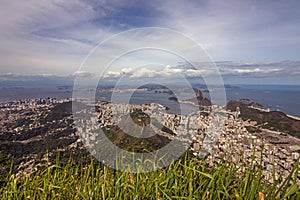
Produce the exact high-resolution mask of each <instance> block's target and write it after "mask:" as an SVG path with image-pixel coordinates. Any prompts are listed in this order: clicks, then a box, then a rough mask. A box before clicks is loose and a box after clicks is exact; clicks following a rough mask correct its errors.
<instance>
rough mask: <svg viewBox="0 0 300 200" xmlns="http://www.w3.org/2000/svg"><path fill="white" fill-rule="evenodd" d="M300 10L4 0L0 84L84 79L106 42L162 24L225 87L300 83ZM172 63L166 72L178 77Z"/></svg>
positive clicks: (297, 4)
mask: <svg viewBox="0 0 300 200" xmlns="http://www.w3.org/2000/svg"><path fill="white" fill-rule="evenodd" d="M299 10H300V1H239V0H227V1H221V0H213V1H177V0H166V1H156V0H154V1H130V0H127V1H116V0H107V1H106V0H103V1H96V0H95V1H94V0H87V1H86V0H74V1H67V0H49V1H48V0H39V1H35V0H29V1H9V0H4V1H2V2H1V8H0V19H1V21H0V43H1V46H0V65H1V67H0V79H1V80H7V79H9V78H11V77H14V78H16V77H17V78H19V77H26V76H28V77H36V76H41V77H49V76H58V77H63V76H66V77H71V76H72V75H74V74H75V75H78V74H80V71H78V70H79V66H80V64H81V62H82V61H83V59H84V58H85V56H86V55H87V54H88V53H89V52H90V50H91V49H93V47H95V45H97V44H99V42H101V41H103V40H105V39H106V38H108V37H110V36H112V35H114V34H117V33H119V32H121V31H126V30H130V29H133V28H142V27H162V28H169V29H173V30H176V31H179V32H181V33H183V34H185V35H187V36H189V37H191V38H193V39H194V40H195V41H196V42H197V43H199V44H200V45H201V46H202V47H203V48H204V49H205V51H206V52H207V54H208V55H209V56H210V57H211V59H212V60H213V61H214V62H216V63H217V66H218V67H219V68H220V72H221V74H222V75H223V76H224V80H225V82H228V83H253V82H256V83H269V84H275V83H282V84H300V81H299V77H300V62H299V61H300V58H299V57H300V55H299V52H300V12H299ZM169 65H170V66H165V67H163V68H162V69H161V71H162V72H166V71H167V72H168V73H165V74H169V73H171V72H174V73H178V66H176V65H175V64H174V63H170V64H169ZM170 67H171V69H172V70H171V71H170ZM122 70H127V72H126V73H131V72H129V71H130V70H132V69H131V66H130V64H129V63H127V64H126V65H124V66H122V68H121V67H120V68H119V69H117V70H115V71H114V70H112V71H110V72H108V75H109V74H110V75H111V77H110V76H108V77H107V78H113V77H114V78H117V77H118V76H119V75H120V73H121V74H124V73H123V72H122ZM132 71H134V70H132ZM144 72H145V71H144ZM190 72H191V71H187V70H186V69H181V71H180V73H184V74H187V75H188V74H191V73H190ZM84 73H85V74H88V73H89V72H85V71H83V72H81V74H84ZM195 73H197V72H195ZM139 74H140V75H142V73H139ZM144 74H145V75H147V74H148V75H149V74H151V73H149V71H146V72H145V73H144ZM131 75H132V74H131Z"/></svg>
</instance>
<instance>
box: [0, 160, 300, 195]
mask: <svg viewBox="0 0 300 200" xmlns="http://www.w3.org/2000/svg"><path fill="white" fill-rule="evenodd" d="M229 160H230V159H226V161H224V162H220V163H216V164H214V166H213V167H209V168H208V167H206V165H205V164H204V162H202V161H199V160H197V159H195V158H191V159H181V160H178V161H175V162H173V163H172V164H171V165H169V166H168V167H166V168H164V169H161V170H158V171H154V172H149V173H137V174H134V173H128V172H122V171H116V170H112V169H109V168H107V167H103V166H102V165H96V164H95V163H93V162H92V161H91V163H90V165H88V166H87V167H83V166H80V165H78V164H75V163H73V162H69V163H68V164H67V165H65V166H59V165H52V166H49V167H47V168H46V169H44V170H43V171H39V172H37V173H35V174H32V175H26V176H25V177H23V178H22V179H18V178H16V177H15V175H13V174H9V175H7V176H6V180H5V182H4V183H3V184H2V186H1V189H0V197H1V198H0V199H213V200H215V199H258V195H259V193H262V194H264V198H265V199H267V200H268V199H300V189H299V185H297V184H296V180H297V173H298V164H295V167H294V168H293V169H292V171H291V173H290V176H289V177H288V178H287V179H285V180H283V181H282V180H281V179H280V178H279V179H278V180H277V181H276V180H275V182H274V184H269V183H268V182H265V181H262V168H261V167H260V166H259V165H253V166H250V167H249V168H246V167H245V166H244V165H242V166H241V167H239V168H237V167H236V165H233V164H231V163H230V162H229ZM238 171H244V172H243V173H239V172H238ZM237 174H239V175H238V176H237Z"/></svg>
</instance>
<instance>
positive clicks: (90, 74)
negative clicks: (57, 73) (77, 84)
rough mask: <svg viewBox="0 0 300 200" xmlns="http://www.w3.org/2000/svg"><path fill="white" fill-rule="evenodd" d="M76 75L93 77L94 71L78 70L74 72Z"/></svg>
mask: <svg viewBox="0 0 300 200" xmlns="http://www.w3.org/2000/svg"><path fill="white" fill-rule="evenodd" d="M73 76H74V77H91V76H92V73H90V72H87V71H76V72H74V73H73Z"/></svg>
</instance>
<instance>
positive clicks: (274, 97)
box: [0, 85, 300, 117]
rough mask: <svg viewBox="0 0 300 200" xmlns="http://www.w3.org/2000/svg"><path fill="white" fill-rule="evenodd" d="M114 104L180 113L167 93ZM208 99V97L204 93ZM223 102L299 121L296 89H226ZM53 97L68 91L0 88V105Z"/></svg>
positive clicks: (123, 98)
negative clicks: (248, 104) (252, 105)
mask: <svg viewBox="0 0 300 200" xmlns="http://www.w3.org/2000/svg"><path fill="white" fill-rule="evenodd" d="M115 95H116V96H115V97H116V100H115V102H120V103H124V102H128V99H129V102H130V103H135V104H142V103H151V102H154V103H159V104H162V105H165V106H168V107H169V108H170V110H172V111H173V112H175V113H177V112H179V111H180V107H179V104H178V103H176V102H174V101H170V100H169V99H168V98H169V97H171V96H172V95H170V94H167V93H154V91H139V92H135V93H134V94H133V95H132V96H131V97H130V94H126V93H119V94H115ZM204 95H205V96H206V97H209V93H204ZM226 95H227V100H228V101H229V100H232V99H235V100H237V99H245V98H246V99H250V100H253V101H256V102H258V103H260V104H262V105H263V106H264V107H265V108H270V109H271V110H280V111H283V112H285V113H287V114H290V115H294V116H298V117H300V86H283V85H237V86H234V87H228V88H226ZM110 96H111V93H109V92H102V93H99V94H97V97H102V98H105V99H107V100H109V99H110ZM42 97H57V98H71V97H72V88H71V87H66V88H57V87H44V88H27V87H25V88H23V87H6V88H5V87H3V88H0V101H2V102H3V101H11V100H17V99H26V98H42ZM181 106H182V108H181V110H184V112H190V111H192V110H194V109H195V107H193V106H191V105H185V104H181Z"/></svg>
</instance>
